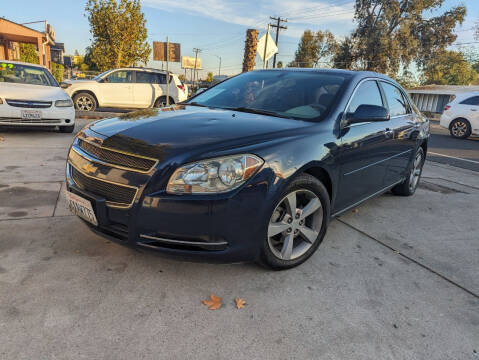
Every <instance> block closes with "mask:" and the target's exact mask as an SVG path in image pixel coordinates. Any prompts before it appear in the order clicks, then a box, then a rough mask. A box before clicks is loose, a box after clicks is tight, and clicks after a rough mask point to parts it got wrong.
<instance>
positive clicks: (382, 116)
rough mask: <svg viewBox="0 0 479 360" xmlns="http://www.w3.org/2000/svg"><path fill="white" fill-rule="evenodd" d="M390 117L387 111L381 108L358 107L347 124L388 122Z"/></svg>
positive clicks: (372, 106)
mask: <svg viewBox="0 0 479 360" xmlns="http://www.w3.org/2000/svg"><path fill="white" fill-rule="evenodd" d="M390 118H391V117H390V116H389V111H388V109H386V108H385V107H383V106H377V105H359V106H358V108H357V109H356V111H355V112H354V114H353V116H352V117H351V118H350V119H348V123H350V124H357V123H362V122H370V121H388V120H389V119H390Z"/></svg>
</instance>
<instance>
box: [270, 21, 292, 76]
mask: <svg viewBox="0 0 479 360" xmlns="http://www.w3.org/2000/svg"><path fill="white" fill-rule="evenodd" d="M269 18H270V19H271V20H274V21H276V24H270V25H271V27H274V28H276V46H278V38H279V29H283V30H286V29H287V28H288V27H287V26H282V25H281V23H282V22H288V19H281V17H279V16H278V17H277V18H275V17H273V16H270V17H269ZM276 55H277V54H274V58H273V68H275V67H276Z"/></svg>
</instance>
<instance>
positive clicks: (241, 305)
mask: <svg viewBox="0 0 479 360" xmlns="http://www.w3.org/2000/svg"><path fill="white" fill-rule="evenodd" d="M235 302H236V307H237V308H238V309H242V308H244V306H245V305H246V301H245V300H244V299H241V298H239V297H237V298H236V299H235Z"/></svg>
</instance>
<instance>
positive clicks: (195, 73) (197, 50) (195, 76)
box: [193, 48, 201, 85]
mask: <svg viewBox="0 0 479 360" xmlns="http://www.w3.org/2000/svg"><path fill="white" fill-rule="evenodd" d="M193 51H194V52H195V72H194V74H193V84H195V85H196V81H195V79H196V78H197V77H198V73H197V71H196V63H197V62H198V53H200V52H201V49H197V48H193Z"/></svg>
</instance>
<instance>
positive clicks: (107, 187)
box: [71, 166, 137, 206]
mask: <svg viewBox="0 0 479 360" xmlns="http://www.w3.org/2000/svg"><path fill="white" fill-rule="evenodd" d="M71 176H72V179H73V181H74V182H75V184H76V185H77V186H78V187H80V188H81V189H83V190H87V191H88V192H91V193H92V194H94V195H98V196H101V197H103V198H105V200H106V201H108V202H111V203H115V205H119V206H130V205H131V204H132V203H133V200H134V199H135V195H136V191H137V189H136V188H130V187H126V186H122V185H117V184H111V183H108V182H105V181H102V180H99V179H96V178H91V177H88V176H86V175H84V174H82V173H81V172H80V171H78V170H77V169H75V168H74V167H73V166H71Z"/></svg>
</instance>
